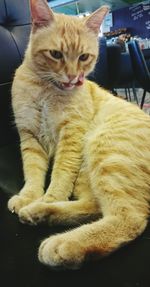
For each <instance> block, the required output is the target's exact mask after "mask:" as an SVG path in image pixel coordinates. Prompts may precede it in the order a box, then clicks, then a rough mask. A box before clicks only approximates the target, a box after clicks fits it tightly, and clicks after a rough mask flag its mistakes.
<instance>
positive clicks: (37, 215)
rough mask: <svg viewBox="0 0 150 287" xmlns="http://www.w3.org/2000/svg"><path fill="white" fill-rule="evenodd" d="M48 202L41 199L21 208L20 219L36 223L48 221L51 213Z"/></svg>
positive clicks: (32, 223)
mask: <svg viewBox="0 0 150 287" xmlns="http://www.w3.org/2000/svg"><path fill="white" fill-rule="evenodd" d="M48 206H49V205H48V204H46V203H44V202H42V201H40V199H38V200H36V201H35V202H33V203H31V204H29V205H28V206H25V207H23V208H21V209H20V211H19V219H20V221H21V222H22V223H28V224H31V225H36V224H38V223H41V222H43V221H46V219H47V216H48V215H49V210H48Z"/></svg>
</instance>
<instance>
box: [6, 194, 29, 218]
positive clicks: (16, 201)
mask: <svg viewBox="0 0 150 287" xmlns="http://www.w3.org/2000/svg"><path fill="white" fill-rule="evenodd" d="M31 201H32V200H31V198H30V197H26V196H23V195H14V196H13V197H11V198H10V199H9V201H8V209H9V210H10V211H11V212H15V213H17V214H18V212H19V210H20V209H21V208H22V207H23V206H25V205H28V204H29V203H30V202H31Z"/></svg>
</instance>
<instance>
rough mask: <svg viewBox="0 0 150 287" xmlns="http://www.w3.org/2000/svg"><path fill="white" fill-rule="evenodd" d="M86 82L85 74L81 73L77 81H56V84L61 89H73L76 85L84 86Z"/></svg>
mask: <svg viewBox="0 0 150 287" xmlns="http://www.w3.org/2000/svg"><path fill="white" fill-rule="evenodd" d="M83 83H84V75H83V74H81V75H80V76H79V77H78V79H77V81H76V82H73V81H72V82H54V85H55V86H56V87H57V88H59V89H61V90H66V91H71V90H73V89H74V88H75V87H79V86H82V85H83Z"/></svg>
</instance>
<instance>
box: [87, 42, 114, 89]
mask: <svg viewBox="0 0 150 287" xmlns="http://www.w3.org/2000/svg"><path fill="white" fill-rule="evenodd" d="M88 79H89V80H91V81H93V82H96V83H97V84H98V85H100V86H101V87H103V88H106V89H108V88H109V85H108V55H107V44H106V38H105V37H100V38H99V57H98V59H97V63H96V66H95V69H94V71H93V72H92V73H91V74H90V75H89V76H88Z"/></svg>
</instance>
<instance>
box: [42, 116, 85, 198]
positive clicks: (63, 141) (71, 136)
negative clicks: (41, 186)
mask: <svg viewBox="0 0 150 287" xmlns="http://www.w3.org/2000/svg"><path fill="white" fill-rule="evenodd" d="M74 117H75V118H74ZM74 117H73V116H72V119H71V120H66V121H64V122H62V123H61V127H60V135H59V141H58V144H57V147H56V152H55V158H54V165H53V170H52V174H51V182H50V186H49V187H48V189H47V191H46V193H45V195H44V197H43V200H44V201H45V202H56V201H67V200H68V199H69V198H70V197H71V195H72V192H73V187H74V183H75V181H76V178H77V175H78V172H79V169H80V167H81V161H82V158H81V157H82V156H81V153H82V148H83V141H82V138H83V133H84V132H85V130H84V127H82V123H81V127H79V126H76V125H75V126H74V125H73V124H72V122H74V121H75V122H79V125H80V115H74ZM78 118H79V119H78Z"/></svg>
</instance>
